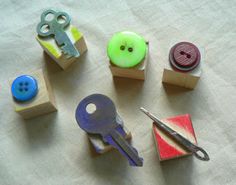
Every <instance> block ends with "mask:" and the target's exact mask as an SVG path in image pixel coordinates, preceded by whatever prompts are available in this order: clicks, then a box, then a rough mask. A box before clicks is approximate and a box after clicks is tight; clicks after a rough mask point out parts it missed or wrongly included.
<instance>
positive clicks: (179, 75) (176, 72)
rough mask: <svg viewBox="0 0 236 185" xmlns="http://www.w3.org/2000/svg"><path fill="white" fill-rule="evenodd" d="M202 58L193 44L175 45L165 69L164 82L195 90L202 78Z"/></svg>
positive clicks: (181, 43)
mask: <svg viewBox="0 0 236 185" xmlns="http://www.w3.org/2000/svg"><path fill="white" fill-rule="evenodd" d="M201 58H202V57H201V54H200V51H199V50H198V48H197V47H196V46H195V45H193V44H192V43H188V42H180V43H178V44H176V45H174V46H173V47H172V48H171V50H170V54H169V62H168V63H167V64H166V65H165V67H164V71H163V76H162V82H163V83H167V84H172V85H177V86H180V87H185V88H189V89H194V88H195V87H196V85H197V83H198V81H199V79H200V76H201V64H200V61H201Z"/></svg>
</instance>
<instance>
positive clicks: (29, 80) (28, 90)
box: [11, 75, 38, 102]
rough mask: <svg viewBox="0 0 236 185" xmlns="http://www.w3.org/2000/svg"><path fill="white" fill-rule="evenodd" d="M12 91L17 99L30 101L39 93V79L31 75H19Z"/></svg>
mask: <svg viewBox="0 0 236 185" xmlns="http://www.w3.org/2000/svg"><path fill="white" fill-rule="evenodd" d="M11 93H12V96H13V97H14V99H15V100H17V101H21V102H24V101H29V100H31V99H32V98H33V97H35V96H36V95H37V93H38V83H37V80H36V79H35V78H34V77H32V76H29V75H22V76H18V77H17V78H16V79H15V80H14V81H13V83H12V85H11Z"/></svg>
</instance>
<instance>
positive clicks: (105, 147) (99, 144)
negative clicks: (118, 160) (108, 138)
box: [88, 127, 132, 154]
mask: <svg viewBox="0 0 236 185" xmlns="http://www.w3.org/2000/svg"><path fill="white" fill-rule="evenodd" d="M123 129H124V131H125V133H126V136H125V139H126V140H127V141H129V140H131V138H132V135H131V132H130V131H129V130H128V129H127V128H126V127H123ZM88 137H89V141H90V142H91V144H92V145H93V147H94V149H95V151H96V152H97V153H99V154H103V153H106V152H108V151H110V150H112V149H113V146H111V145H109V144H108V143H105V142H104V141H103V140H102V137H101V136H100V135H97V134H88Z"/></svg>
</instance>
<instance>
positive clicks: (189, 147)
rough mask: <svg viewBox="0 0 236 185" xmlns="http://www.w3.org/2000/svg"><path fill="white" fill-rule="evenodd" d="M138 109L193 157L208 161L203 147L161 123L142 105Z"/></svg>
mask: <svg viewBox="0 0 236 185" xmlns="http://www.w3.org/2000/svg"><path fill="white" fill-rule="evenodd" d="M140 110H141V111H142V112H143V113H145V114H146V115H147V116H148V117H149V118H151V119H152V120H153V121H154V124H155V125H156V126H157V127H158V128H160V129H161V130H163V131H164V132H166V133H168V134H169V135H170V136H171V137H172V138H173V139H174V140H175V141H177V142H178V143H179V144H181V145H182V146H184V147H185V148H186V149H187V150H188V151H190V152H192V153H193V154H194V156H195V157H197V158H198V159H200V160H202V161H209V160H210V158H209V156H208V154H207V152H206V151H205V150H203V148H201V147H199V146H196V145H195V144H193V143H192V142H190V141H189V140H188V139H186V138H185V137H183V136H182V135H180V134H179V133H177V132H176V131H174V130H173V129H171V128H170V127H168V126H167V125H166V124H165V123H163V122H162V121H161V120H160V119H158V118H157V117H156V116H154V115H153V114H152V113H150V112H148V111H147V110H146V109H144V108H143V107H140ZM199 152H200V153H201V154H202V155H199V154H198V153H199Z"/></svg>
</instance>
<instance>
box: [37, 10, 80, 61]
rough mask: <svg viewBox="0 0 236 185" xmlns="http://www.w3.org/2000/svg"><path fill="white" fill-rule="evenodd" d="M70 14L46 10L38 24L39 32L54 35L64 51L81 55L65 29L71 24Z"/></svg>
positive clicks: (71, 54) (43, 34)
mask: <svg viewBox="0 0 236 185" xmlns="http://www.w3.org/2000/svg"><path fill="white" fill-rule="evenodd" d="M70 20H71V19H70V16H69V15H68V14H67V13H65V12H56V11H54V10H51V9H49V10H46V11H44V12H43V13H42V15H41V22H40V23H39V24H38V26H37V32H38V34H39V36H41V37H49V36H54V38H55V40H56V43H57V44H58V46H60V47H61V49H62V52H63V53H64V54H66V55H67V58H70V57H79V56H80V53H79V51H78V50H77V49H76V47H75V46H74V45H73V43H72V42H71V40H70V39H69V37H68V35H67V34H66V32H65V31H64V29H65V28H66V27H67V26H68V25H69V24H70Z"/></svg>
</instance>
